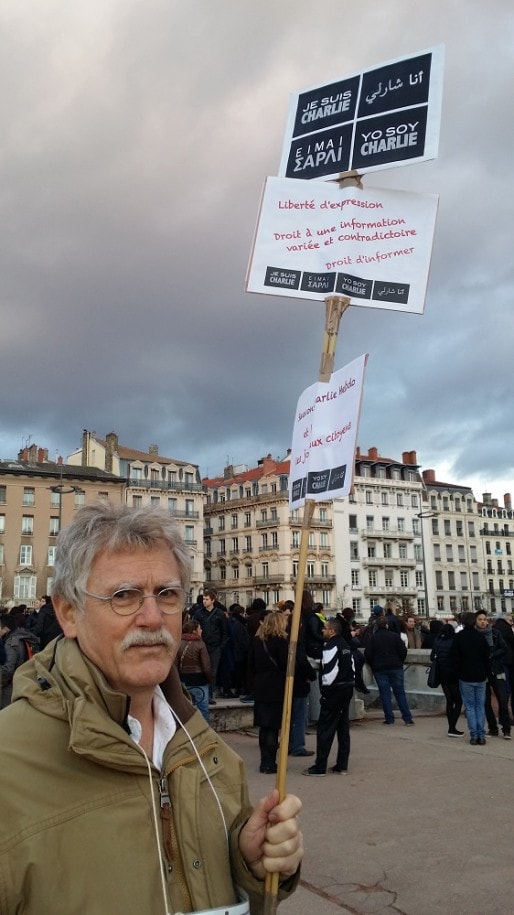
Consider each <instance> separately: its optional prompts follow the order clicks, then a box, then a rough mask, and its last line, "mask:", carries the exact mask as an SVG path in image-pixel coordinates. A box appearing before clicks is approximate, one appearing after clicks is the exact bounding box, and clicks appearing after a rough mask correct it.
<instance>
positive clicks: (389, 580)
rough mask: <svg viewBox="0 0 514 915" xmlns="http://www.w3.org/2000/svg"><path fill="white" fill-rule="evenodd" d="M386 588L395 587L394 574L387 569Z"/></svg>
mask: <svg viewBox="0 0 514 915" xmlns="http://www.w3.org/2000/svg"><path fill="white" fill-rule="evenodd" d="M385 586H386V588H392V587H393V573H392V570H391V569H386V571H385Z"/></svg>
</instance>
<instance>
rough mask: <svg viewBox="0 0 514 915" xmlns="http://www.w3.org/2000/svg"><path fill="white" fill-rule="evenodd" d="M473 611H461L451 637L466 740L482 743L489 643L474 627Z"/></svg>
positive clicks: (488, 670) (488, 671)
mask: <svg viewBox="0 0 514 915" xmlns="http://www.w3.org/2000/svg"><path fill="white" fill-rule="evenodd" d="M476 618H477V614H476V613H472V612H471V611H470V612H469V613H464V614H463V616H462V623H463V626H464V628H463V629H461V631H460V632H458V633H457V635H456V636H455V638H454V640H453V648H452V652H453V657H454V661H455V668H456V670H457V674H458V677H459V688H460V693H461V696H462V701H463V702H464V706H465V708H466V718H467V722H468V728H469V736H470V740H469V742H470V744H472V745H473V746H477V745H478V746H481V747H482V746H484V744H485V742H486V741H485V685H486V682H487V679H488V677H489V674H490V671H491V661H490V657H489V647H488V645H487V642H486V640H485V639H484V637H483V635H481V634H480V632H478V630H477V629H476V625H475V624H476Z"/></svg>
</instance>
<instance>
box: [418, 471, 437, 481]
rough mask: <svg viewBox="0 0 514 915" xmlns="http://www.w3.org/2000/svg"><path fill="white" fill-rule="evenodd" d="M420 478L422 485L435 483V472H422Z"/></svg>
mask: <svg viewBox="0 0 514 915" xmlns="http://www.w3.org/2000/svg"><path fill="white" fill-rule="evenodd" d="M421 476H422V477H423V482H424V483H435V470H424V471H423V473H422V474H421Z"/></svg>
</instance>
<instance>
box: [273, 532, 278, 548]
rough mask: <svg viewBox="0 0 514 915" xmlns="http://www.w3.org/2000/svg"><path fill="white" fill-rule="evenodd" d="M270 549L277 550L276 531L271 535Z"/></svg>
mask: <svg viewBox="0 0 514 915" xmlns="http://www.w3.org/2000/svg"><path fill="white" fill-rule="evenodd" d="M271 549H272V550H278V534H277V532H276V531H273V532H272V534H271Z"/></svg>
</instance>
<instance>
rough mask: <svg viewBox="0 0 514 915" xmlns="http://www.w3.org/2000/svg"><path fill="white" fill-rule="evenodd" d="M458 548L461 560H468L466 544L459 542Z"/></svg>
mask: <svg viewBox="0 0 514 915" xmlns="http://www.w3.org/2000/svg"><path fill="white" fill-rule="evenodd" d="M457 550H458V553H459V562H466V556H465V553H464V545H463V544H462V543H459V545H458V547H457Z"/></svg>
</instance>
